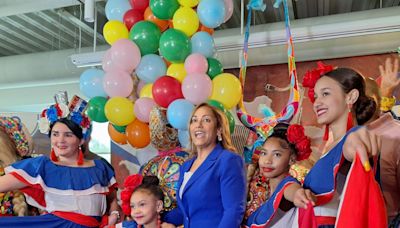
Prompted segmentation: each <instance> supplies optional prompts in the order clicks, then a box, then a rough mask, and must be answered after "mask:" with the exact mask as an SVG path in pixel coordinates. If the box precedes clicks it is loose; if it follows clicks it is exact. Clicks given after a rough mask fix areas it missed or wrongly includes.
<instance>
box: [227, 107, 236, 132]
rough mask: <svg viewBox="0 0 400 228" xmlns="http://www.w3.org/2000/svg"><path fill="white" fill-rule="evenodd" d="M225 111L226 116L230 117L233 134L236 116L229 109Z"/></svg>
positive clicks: (230, 127) (230, 128)
mask: <svg viewBox="0 0 400 228" xmlns="http://www.w3.org/2000/svg"><path fill="white" fill-rule="evenodd" d="M224 113H225V115H226V118H227V119H228V123H229V132H230V133H231V134H233V132H234V131H235V118H233V116H232V113H231V112H230V111H229V110H228V109H225V110H224Z"/></svg>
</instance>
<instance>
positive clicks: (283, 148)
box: [258, 137, 295, 178]
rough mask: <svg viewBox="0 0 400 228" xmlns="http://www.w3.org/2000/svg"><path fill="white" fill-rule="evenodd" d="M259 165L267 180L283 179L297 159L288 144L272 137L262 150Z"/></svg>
mask: <svg viewBox="0 0 400 228" xmlns="http://www.w3.org/2000/svg"><path fill="white" fill-rule="evenodd" d="M260 149H261V151H260V158H259V160H258V165H259V167H260V173H261V174H262V175H263V176H264V177H266V178H283V177H284V176H286V175H287V174H288V172H289V167H290V165H291V164H292V161H294V160H295V159H294V158H295V155H294V154H291V152H290V149H289V146H288V144H287V142H285V141H284V140H283V139H280V138H277V137H270V138H268V139H267V141H266V142H265V143H264V145H263V146H262V148H260Z"/></svg>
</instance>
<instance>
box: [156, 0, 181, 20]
mask: <svg viewBox="0 0 400 228" xmlns="http://www.w3.org/2000/svg"><path fill="white" fill-rule="evenodd" d="M149 5H150V8H151V11H153V14H154V15H155V16H156V17H157V18H158V19H161V20H168V19H171V18H172V16H173V15H174V13H175V11H176V10H177V9H178V8H179V3H178V2H177V1H176V0H150V4H149Z"/></svg>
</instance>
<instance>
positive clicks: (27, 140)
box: [0, 116, 32, 156]
mask: <svg viewBox="0 0 400 228" xmlns="http://www.w3.org/2000/svg"><path fill="white" fill-rule="evenodd" d="M0 130H2V131H4V132H6V133H7V134H8V135H9V136H10V138H11V140H12V141H13V143H14V144H15V147H16V148H17V152H18V154H19V155H20V156H26V155H28V154H30V152H31V149H32V145H30V144H31V142H32V139H31V137H30V135H29V132H28V130H27V129H26V127H25V126H24V125H23V124H22V122H21V120H20V119H19V118H18V117H16V116H14V117H0Z"/></svg>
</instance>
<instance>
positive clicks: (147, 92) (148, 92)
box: [139, 83, 153, 98]
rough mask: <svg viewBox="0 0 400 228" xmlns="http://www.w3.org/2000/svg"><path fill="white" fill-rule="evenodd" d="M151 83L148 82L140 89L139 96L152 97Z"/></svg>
mask: <svg viewBox="0 0 400 228" xmlns="http://www.w3.org/2000/svg"><path fill="white" fill-rule="evenodd" d="M152 91H153V83H148V84H146V85H144V86H143V88H142V89H141V90H140V93H139V97H150V98H153V92H152Z"/></svg>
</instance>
